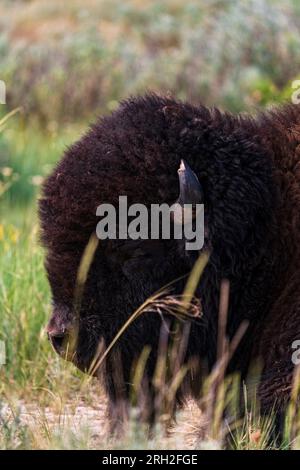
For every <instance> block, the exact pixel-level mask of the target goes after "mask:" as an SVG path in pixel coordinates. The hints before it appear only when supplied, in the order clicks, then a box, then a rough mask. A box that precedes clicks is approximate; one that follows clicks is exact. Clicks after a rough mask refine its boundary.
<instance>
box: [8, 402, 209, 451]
mask: <svg viewBox="0 0 300 470" xmlns="http://www.w3.org/2000/svg"><path fill="white" fill-rule="evenodd" d="M16 413H17V416H18V422H19V423H20V424H21V425H24V426H26V427H28V429H30V430H31V431H32V432H33V433H36V435H38V434H39V433H41V434H45V433H46V434H48V435H53V434H54V435H55V434H56V435H57V436H58V438H57V439H58V441H59V440H60V438H61V439H63V436H65V434H66V433H68V434H69V436H72V435H73V436H77V438H78V436H79V439H80V436H81V435H82V436H83V435H84V436H85V437H84V439H85V440H87V441H88V442H89V447H91V448H102V449H103V448H112V447H115V445H116V443H115V442H112V441H109V440H108V420H107V418H106V400H105V398H102V399H101V400H100V402H99V403H98V404H97V406H95V405H93V406H91V405H89V404H86V403H84V402H80V403H77V404H76V405H74V404H71V403H67V404H65V405H64V406H63V407H62V408H61V409H60V410H54V409H52V408H51V409H50V408H49V407H45V408H42V407H41V406H38V405H36V404H26V403H25V402H22V403H19V404H18V406H17V408H16V407H14V411H12V408H11V407H9V406H7V405H6V407H5V406H4V408H3V409H2V416H3V415H5V416H6V417H7V418H8V419H13V416H14V415H16ZM202 422H203V418H202V416H201V411H200V410H199V408H198V406H197V405H196V403H194V402H193V401H189V402H188V403H187V405H186V406H185V408H184V409H183V410H181V411H180V412H179V413H178V417H177V422H176V424H175V425H174V426H173V427H172V429H171V430H170V431H169V433H168V436H164V437H160V439H159V440H158V439H157V438H156V440H155V438H154V441H153V443H152V444H151V443H150V447H151V446H153V448H156V447H157V445H159V447H160V448H162V449H163V448H169V449H175V448H181V449H194V448H195V447H197V440H198V436H199V432H201V423H202ZM126 433H127V431H126ZM135 433H137V434H139V430H138V427H137V428H136V430H135ZM129 434H130V431H129ZM71 441H72V439H70V438H69V442H71ZM134 441H136V435H135V438H134ZM138 441H139V439H138ZM83 442H85V441H84V440H83ZM144 442H145V441H144ZM142 443H143V440H141V441H140V442H139V443H138V444H137V445H138V447H139V448H142V447H141V446H142ZM40 445H41V447H43V444H42V443H40ZM58 445H59V442H58ZM70 445H71V444H70ZM119 445H120V443H117V446H119ZM128 445H129V446H130V445H132V444H130V443H128ZM63 446H68V444H64V445H63ZM147 446H148V443H147ZM155 446H156V447H155ZM121 447H122V448H123V449H124V447H125V448H126V442H125V443H124V444H123V445H122V444H121ZM129 448H131V447H129Z"/></svg>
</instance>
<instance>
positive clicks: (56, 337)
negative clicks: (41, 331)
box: [47, 327, 69, 353]
mask: <svg viewBox="0 0 300 470" xmlns="http://www.w3.org/2000/svg"><path fill="white" fill-rule="evenodd" d="M47 335H48V339H49V341H50V342H51V344H52V346H53V348H54V349H55V351H56V352H58V353H62V352H63V351H64V349H65V345H66V344H67V342H68V336H69V333H68V330H67V329H66V328H65V327H60V328H55V327H48V328H47Z"/></svg>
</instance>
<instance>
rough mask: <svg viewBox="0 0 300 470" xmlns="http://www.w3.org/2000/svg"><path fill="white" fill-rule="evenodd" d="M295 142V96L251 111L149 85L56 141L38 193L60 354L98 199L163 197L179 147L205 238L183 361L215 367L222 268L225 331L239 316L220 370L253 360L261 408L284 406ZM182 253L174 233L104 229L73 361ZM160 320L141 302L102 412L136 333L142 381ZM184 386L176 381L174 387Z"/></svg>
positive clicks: (295, 302)
mask: <svg viewBox="0 0 300 470" xmlns="http://www.w3.org/2000/svg"><path fill="white" fill-rule="evenodd" d="M299 144H300V108H299V106H297V105H286V106H284V107H282V108H280V109H277V110H274V111H269V112H266V113H262V114H260V115H258V116H257V117H256V118H252V117H250V116H233V115H230V114H227V113H222V112H220V111H218V110H217V109H207V108H205V107H203V106H197V107H195V106H191V105H189V104H186V103H182V102H177V101H175V100H173V99H170V98H164V97H159V96H156V95H147V96H145V97H143V98H132V99H129V100H128V101H125V102H124V103H122V104H121V105H120V107H119V108H118V109H117V111H115V112H114V113H113V114H112V115H111V116H109V117H105V118H103V119H101V120H99V121H98V122H97V123H96V124H95V125H93V126H92V127H91V128H90V130H89V131H88V132H87V133H86V135H84V136H83V137H82V138H81V139H80V140H79V141H78V142H76V143H75V144H74V145H72V146H71V147H70V148H69V149H68V150H67V151H66V152H65V155H64V157H63V158H62V160H61V161H60V162H59V164H58V165H57V167H56V168H55V170H54V171H53V172H52V174H51V175H50V176H49V178H48V179H47V181H46V183H45V184H44V188H43V197H42V198H41V200H40V209H39V213H40V220H41V239H42V242H43V244H44V246H45V247H46V251H47V259H46V269H47V273H48V278H49V282H50V285H51V289H52V295H53V305H54V310H53V314H52V318H51V320H50V323H49V325H48V332H49V335H50V336H51V339H52V343H53V345H54V347H55V349H56V350H57V351H58V352H60V353H61V354H62V349H63V342H64V339H65V338H66V336H67V335H68V334H70V331H72V322H73V319H74V305H73V302H74V286H75V282H76V273H77V270H78V266H79V263H80V259H81V256H82V253H83V250H84V248H85V246H86V244H87V243H88V240H89V238H90V236H91V234H92V233H93V232H94V231H95V228H96V225H97V221H98V220H97V217H96V208H97V207H98V206H99V204H101V203H111V204H116V205H117V203H118V197H119V195H127V197H128V204H131V203H136V202H140V203H144V204H146V205H150V204H154V203H156V204H157V203H158V204H160V203H165V202H166V203H169V204H171V203H173V202H174V201H175V200H176V198H177V197H178V192H179V184H178V177H177V169H178V167H179V164H180V160H181V159H184V160H185V161H186V162H188V165H189V166H190V167H191V168H192V170H193V171H194V172H195V174H196V175H197V177H198V180H199V182H200V184H201V190H202V192H203V195H204V196H203V197H204V201H203V202H204V205H205V220H206V224H207V229H208V239H207V240H206V242H205V246H206V247H207V246H209V248H210V251H211V256H210V260H209V264H208V265H207V267H206V269H205V272H204V274H203V276H202V278H201V282H200V283H199V286H198V288H197V291H196V295H197V297H198V298H199V299H201V305H202V310H203V315H202V317H201V318H199V319H198V320H197V321H194V322H192V323H191V329H190V335H189V340H188V344H187V348H186V352H185V357H184V361H185V362H186V361H188V360H189V359H191V358H197V359H198V360H200V363H201V364H205V365H206V366H207V370H208V371H209V370H211V368H212V367H213V365H214V363H215V360H216V354H217V331H218V324H217V323H218V320H217V319H218V303H219V292H220V283H221V280H222V279H223V278H227V279H229V281H230V285H231V293H230V305H229V311H228V327H227V334H228V337H229V338H232V337H233V335H234V333H235V332H236V330H237V328H238V327H239V325H240V324H241V322H242V321H244V320H248V321H249V328H248V330H247V333H246V335H245V336H244V337H243V339H242V341H241V343H240V345H239V347H238V349H237V350H236V352H235V354H234V356H233V358H232V360H231V362H230V364H229V367H228V369H227V372H228V373H230V372H233V371H236V370H237V371H240V373H241V375H242V377H245V376H246V375H247V372H248V369H249V365H250V363H251V362H255V361H262V363H263V371H262V375H261V382H260V387H259V394H260V401H261V406H262V410H263V412H269V411H270V410H271V409H272V407H273V406H275V409H276V410H277V411H278V413H280V412H282V410H284V408H285V405H286V403H287V401H288V399H289V396H290V391H291V384H292V376H293V369H294V365H293V363H292V361H291V355H292V350H291V345H292V343H293V341H294V340H297V339H299V338H300V317H299V310H300V294H299V292H300V270H299V267H300V255H299V253H300V184H299V183H300V158H299V155H300V145H299ZM136 243H137V242H136ZM193 263H194V259H193V257H192V256H191V253H188V252H186V251H185V249H184V243H183V242H182V241H179V240H169V241H167V240H159V241H157V242H156V243H153V244H151V243H149V242H147V241H144V242H143V241H142V242H139V244H138V245H135V243H134V242H131V244H130V243H129V242H128V245H126V243H125V245H122V246H121V245H120V241H110V242H105V241H103V242H101V243H100V244H99V247H98V248H97V251H96V254H95V257H94V260H93V263H92V265H91V268H90V271H89V275H88V278H87V282H86V284H85V288H84V293H83V298H82V303H81V309H80V319H79V336H78V344H77V349H76V356H75V358H74V362H75V363H76V365H77V366H78V367H80V368H81V369H83V370H87V369H88V368H89V366H90V364H91V361H92V360H93V357H94V356H95V354H96V351H97V347H98V345H99V343H100V342H102V343H104V344H105V345H106V346H107V345H108V344H109V343H110V342H111V340H112V339H113V338H114V336H115V335H116V333H117V332H118V330H119V329H120V328H121V327H122V325H123V324H124V323H125V321H126V320H127V319H128V317H129V316H130V315H131V314H132V312H133V311H134V310H135V309H136V308H137V307H138V306H139V305H141V304H142V303H143V302H144V301H145V299H146V298H147V297H148V296H149V295H151V294H153V292H155V291H156V290H158V289H160V288H161V287H162V286H163V285H165V284H167V283H168V282H170V281H172V280H174V279H176V278H179V277H180V276H182V275H184V274H186V273H188V272H189V271H190V270H191V267H192V265H193ZM183 287H184V282H183V280H181V281H178V282H177V283H175V284H174V286H173V295H175V294H180V293H182V290H183ZM160 331H161V318H160V317H159V316H158V315H152V314H146V315H144V316H142V317H140V318H139V319H138V320H137V321H135V322H134V323H133V324H132V325H131V326H130V327H129V328H128V329H127V331H126V332H125V333H124V335H123V336H122V337H121V338H120V340H119V341H118V343H117V344H116V346H115V347H114V348H113V349H112V351H111V353H110V354H109V356H108V358H107V361H106V369H105V373H104V383H105V386H106V390H107V392H108V395H109V397H110V403H111V409H112V412H113V410H116V406H115V405H116V403H117V402H118V403H120V402H123V401H124V400H125V401H126V400H127V398H128V396H129V393H130V385H129V384H130V381H131V377H132V376H131V374H132V367H133V365H134V364H135V362H136V360H137V358H138V357H139V355H140V354H141V352H142V351H143V348H144V347H145V346H147V345H149V346H151V353H150V357H149V359H148V361H147V365H146V377H147V380H148V385H149V384H151V377H152V375H153V373H154V369H155V364H156V359H157V354H158V347H159V336H160ZM199 380H200V379H199V374H198V375H192V374H190V376H189V380H187V382H189V387H188V389H187V390H190V389H191V388H192V389H193V390H194V391H195V389H198V387H199V382H198V381H199ZM194 385H196V387H194ZM149 386H150V385H149ZM186 393H187V392H186V389H185V388H184V389H182V390H181V392H180V393H179V394H178V397H177V399H178V401H180V400H181V399H182V397H184V395H185V394H186ZM150 396H151V393H150ZM150 401H151V400H150Z"/></svg>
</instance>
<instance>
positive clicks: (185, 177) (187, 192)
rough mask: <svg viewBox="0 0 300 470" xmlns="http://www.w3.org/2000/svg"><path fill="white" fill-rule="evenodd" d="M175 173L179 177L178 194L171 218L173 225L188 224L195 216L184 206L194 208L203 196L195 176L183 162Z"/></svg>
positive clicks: (191, 210)
mask: <svg viewBox="0 0 300 470" xmlns="http://www.w3.org/2000/svg"><path fill="white" fill-rule="evenodd" d="M177 172H178V176H179V186H180V193H179V197H178V199H177V201H176V202H175V204H174V208H173V210H174V212H173V213H172V217H173V220H174V222H175V223H178V224H182V223H183V221H184V222H188V221H190V220H192V219H193V218H194V216H195V212H194V211H193V209H191V208H190V207H189V208H187V207H185V204H189V205H192V206H193V208H194V206H195V205H196V204H200V203H201V202H202V199H203V194H202V188H201V185H200V183H199V180H198V178H197V176H196V174H195V173H194V172H193V170H191V168H190V167H189V166H188V164H187V163H186V162H185V161H184V160H181V162H180V166H179V168H178V171H177Z"/></svg>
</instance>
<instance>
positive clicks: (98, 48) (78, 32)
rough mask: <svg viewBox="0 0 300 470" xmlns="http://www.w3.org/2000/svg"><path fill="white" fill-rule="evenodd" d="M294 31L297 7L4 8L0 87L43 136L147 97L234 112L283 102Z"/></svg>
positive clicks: (296, 54) (140, 4) (139, 3)
mask: <svg viewBox="0 0 300 470" xmlns="http://www.w3.org/2000/svg"><path fill="white" fill-rule="evenodd" d="M299 30H300V4H299V2H298V1H297V0H288V1H285V2H282V1H280V0H242V1H239V2H236V1H235V0H226V1H225V0H201V1H196V0H190V1H187V2H183V1H181V0H166V1H164V2H161V1H158V0H130V1H121V0H86V1H82V0H73V1H72V2H60V1H58V0H54V1H51V2H49V1H47V0H39V1H27V2H24V1H18V0H15V1H2V2H1V6H0V55H1V79H2V80H5V82H6V83H7V95H8V96H7V101H8V106H9V108H14V107H16V106H20V105H22V106H23V107H24V110H25V114H26V116H27V117H30V118H31V119H32V118H37V119H38V120H39V122H40V123H41V124H42V125H43V126H46V127H47V126H48V127H49V126H50V128H51V127H53V126H55V125H58V124H57V123H60V122H65V121H68V122H74V121H75V120H82V119H90V118H91V116H93V115H96V114H99V113H102V112H109V111H110V110H111V109H113V108H114V107H115V106H116V104H117V102H118V100H120V99H123V98H124V97H126V96H128V95H129V94H135V93H143V92H144V91H145V90H146V89H154V90H159V91H161V92H171V93H173V94H175V95H177V96H178V97H180V98H182V99H188V100H193V101H202V102H203V103H204V104H208V105H213V104H217V105H218V106H221V107H224V108H227V109H230V110H233V111H240V110H244V109H249V108H251V107H256V106H259V105H265V104H266V103H269V102H270V101H271V102H272V101H275V102H276V101H281V100H282V99H284V98H286V97H289V96H290V82H291V80H293V79H295V78H296V77H297V75H298V74H299V66H300V35H299Z"/></svg>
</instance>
